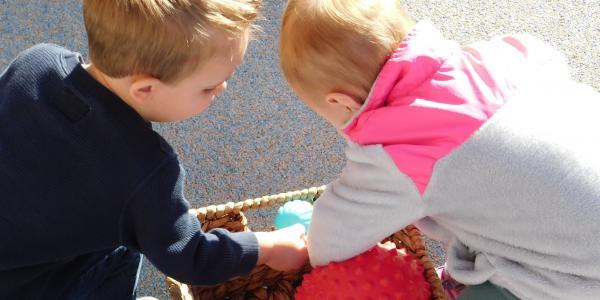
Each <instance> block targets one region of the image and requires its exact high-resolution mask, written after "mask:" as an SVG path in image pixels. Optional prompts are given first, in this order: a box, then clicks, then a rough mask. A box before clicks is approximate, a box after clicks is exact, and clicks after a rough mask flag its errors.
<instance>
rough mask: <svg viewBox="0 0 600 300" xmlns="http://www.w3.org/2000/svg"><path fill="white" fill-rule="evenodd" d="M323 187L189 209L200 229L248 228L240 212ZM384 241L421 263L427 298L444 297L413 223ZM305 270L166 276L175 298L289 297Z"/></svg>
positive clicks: (308, 195)
mask: <svg viewBox="0 0 600 300" xmlns="http://www.w3.org/2000/svg"><path fill="white" fill-rule="evenodd" d="M324 190H325V187H324V186H322V187H319V188H314V187H313V188H310V189H304V190H301V191H294V192H287V193H282V194H278V195H272V196H264V197H262V198H256V199H248V200H245V201H241V202H237V203H233V202H230V203H227V204H221V205H217V206H215V205H211V206H208V207H203V208H200V209H194V210H191V211H190V212H191V213H194V214H196V215H197V217H198V219H199V220H200V222H201V223H202V229H203V230H205V231H206V230H210V229H212V228H217V227H218V228H225V229H228V230H230V231H248V230H249V229H248V227H247V224H248V221H247V219H246V217H245V216H244V214H243V213H242V212H243V211H246V210H249V209H257V208H265V207H271V206H274V205H281V204H282V203H285V202H287V201H290V200H296V199H302V200H309V201H314V200H316V199H317V198H318V197H319V195H320V194H321V193H322V192H323V191H324ZM384 241H392V242H394V243H395V244H396V247H397V248H399V249H405V250H406V251H407V252H409V253H412V254H413V255H415V257H417V258H418V259H420V260H421V261H422V262H423V266H424V272H423V273H424V274H423V276H425V278H426V279H427V281H428V282H429V283H430V284H431V288H432V291H431V299H434V300H442V299H446V295H445V293H444V290H443V288H442V284H441V282H440V279H439V278H438V276H437V274H436V272H435V269H434V266H433V263H432V261H431V259H430V257H429V254H428V253H427V250H426V249H425V246H424V244H423V240H422V238H421V233H420V232H419V230H418V229H417V228H416V227H415V226H413V225H409V226H407V227H406V228H404V229H403V230H400V231H398V232H396V233H394V234H393V235H391V236H390V237H388V238H387V239H385V240H384ZM308 271H310V266H309V265H307V266H305V267H304V268H303V269H302V270H300V271H295V272H279V271H275V270H272V269H270V268H269V267H267V266H265V265H262V266H257V267H255V268H254V270H252V272H251V273H250V274H249V275H247V276H242V277H236V278H233V279H231V280H229V281H227V282H225V283H223V284H220V285H217V286H189V285H186V284H182V283H179V282H177V281H176V280H174V279H172V278H167V287H168V289H169V294H170V295H171V299H177V300H205V299H268V300H271V299H273V300H280V299H281V300H284V299H293V295H294V294H295V290H296V287H297V286H298V285H299V284H300V283H301V280H302V276H303V274H304V273H306V272H308Z"/></svg>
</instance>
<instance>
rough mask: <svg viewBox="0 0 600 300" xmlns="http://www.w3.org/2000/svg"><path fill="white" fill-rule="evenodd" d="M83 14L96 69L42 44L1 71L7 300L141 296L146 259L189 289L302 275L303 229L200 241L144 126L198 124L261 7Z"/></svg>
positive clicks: (0, 201)
mask: <svg viewBox="0 0 600 300" xmlns="http://www.w3.org/2000/svg"><path fill="white" fill-rule="evenodd" d="M83 5H84V18H85V24H86V30H87V33H88V39H89V51H90V58H91V64H84V63H83V60H82V58H81V56H80V55H78V54H77V53H73V52H70V51H68V50H65V49H63V48H60V47H58V46H54V45H38V46H35V47H33V48H31V49H29V50H26V51H25V52H23V53H22V54H20V55H19V57H17V58H16V59H15V60H14V61H13V62H12V63H11V65H10V66H9V67H8V68H7V69H6V70H5V71H4V72H3V73H2V74H1V75H0V194H1V195H2V197H0V207H2V209H1V210H0V224H1V225H0V298H1V299H15V298H19V299H39V298H45V299H54V298H60V299H82V298H99V299H110V298H111V297H112V298H114V299H126V298H133V297H134V296H135V286H136V281H137V276H138V273H139V266H140V263H141V255H140V253H143V254H144V255H146V256H147V257H148V258H149V259H150V261H152V263H153V264H154V265H155V266H156V267H157V268H158V269H160V270H161V271H163V272H164V273H166V274H168V275H169V276H172V277H174V278H175V279H177V280H180V281H182V282H186V283H192V284H215V283H218V282H221V281H224V280H226V279H228V278H230V277H233V276H236V275H240V274H244V273H247V272H249V271H250V270H251V269H252V268H253V267H254V266H255V265H257V264H267V265H269V266H271V267H273V268H275V269H280V270H288V269H295V268H299V267H301V266H302V265H303V264H304V263H305V260H306V245H305V242H304V239H303V237H302V235H303V231H302V229H300V227H294V228H291V229H288V230H284V231H278V232H272V233H229V232H227V231H225V230H213V231H210V232H207V233H204V232H202V231H201V230H200V226H199V223H198V221H197V220H196V219H195V218H194V217H193V216H192V215H191V214H188V213H187V211H188V203H187V202H186V201H185V199H184V197H183V180H184V177H183V176H184V175H183V174H184V173H183V170H181V168H180V166H179V163H178V160H177V156H176V155H175V154H174V152H173V150H172V149H171V147H170V146H169V145H168V144H167V142H166V141H164V140H163V139H162V138H161V137H160V136H159V135H158V134H157V133H155V132H154V131H153V130H152V128H151V126H150V124H149V122H150V121H155V122H171V121H179V120H183V119H186V118H190V117H192V116H194V115H196V114H198V113H200V112H202V111H203V110H205V109H206V107H207V106H208V105H209V104H210V102H211V101H212V100H213V98H214V97H215V96H216V95H218V94H220V93H221V92H222V91H223V90H224V89H225V88H226V80H227V79H228V78H229V77H230V76H231V74H232V73H233V71H234V69H235V67H236V66H237V64H239V63H240V61H241V59H242V57H243V55H244V52H245V50H246V45H247V42H248V35H249V29H250V27H251V23H252V21H253V20H254V19H255V17H256V15H257V11H258V9H259V5H260V1H256V0H203V1H197V0H177V1H167V0H126V1H106V0H102V1H99V0H85V1H84V4H83Z"/></svg>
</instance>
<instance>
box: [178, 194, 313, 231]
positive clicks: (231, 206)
mask: <svg viewBox="0 0 600 300" xmlns="http://www.w3.org/2000/svg"><path fill="white" fill-rule="evenodd" d="M324 191H325V186H324V185H323V186H320V187H311V188H308V189H303V190H297V191H292V192H287V193H280V194H277V195H270V196H264V197H261V198H254V199H246V200H244V201H239V202H228V203H226V204H219V205H209V206H206V207H201V208H198V209H190V211H189V212H190V213H191V214H193V215H196V216H197V217H198V219H199V220H200V222H204V221H206V220H213V219H216V218H220V217H222V216H225V215H227V214H230V213H234V214H237V213H239V212H240V211H242V212H244V211H247V210H250V209H257V208H264V207H268V206H273V205H279V204H283V203H285V202H288V201H290V200H306V201H310V202H314V201H315V200H316V199H317V198H319V196H320V195H321V194H322V193H323V192H324Z"/></svg>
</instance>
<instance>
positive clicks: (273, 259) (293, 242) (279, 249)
mask: <svg viewBox="0 0 600 300" xmlns="http://www.w3.org/2000/svg"><path fill="white" fill-rule="evenodd" d="M255 234H256V238H257V239H258V245H259V248H260V249H259V254H258V262H257V265H261V264H266V265H267V266H269V267H271V268H272V269H274V270H278V271H291V270H298V269H300V268H302V267H303V266H304V265H305V264H306V262H307V260H308V250H307V248H306V238H305V236H304V226H302V225H301V224H296V225H293V226H290V227H286V228H283V229H280V230H277V231H272V232H256V233H255Z"/></svg>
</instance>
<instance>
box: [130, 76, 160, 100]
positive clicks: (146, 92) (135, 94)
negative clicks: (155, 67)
mask: <svg viewBox="0 0 600 300" xmlns="http://www.w3.org/2000/svg"><path fill="white" fill-rule="evenodd" d="M161 84H162V82H161V81H160V80H159V79H158V78H155V77H152V76H148V75H135V76H133V78H132V81H131V85H130V86H129V95H130V96H131V98H133V99H134V100H135V101H136V102H145V101H147V100H149V99H150V98H151V97H152V95H153V94H154V92H155V91H156V89H157V88H158V87H159V86H160V85H161Z"/></svg>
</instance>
